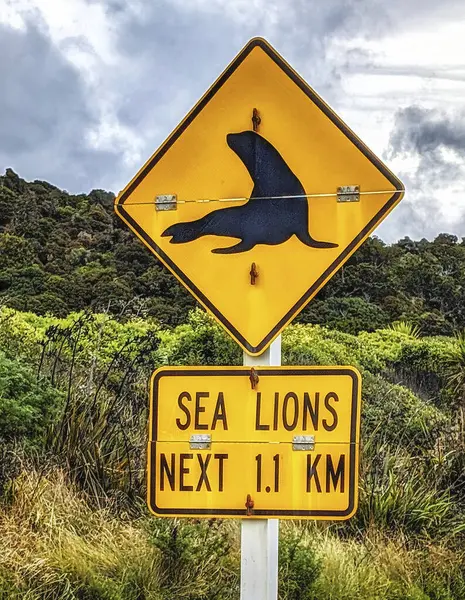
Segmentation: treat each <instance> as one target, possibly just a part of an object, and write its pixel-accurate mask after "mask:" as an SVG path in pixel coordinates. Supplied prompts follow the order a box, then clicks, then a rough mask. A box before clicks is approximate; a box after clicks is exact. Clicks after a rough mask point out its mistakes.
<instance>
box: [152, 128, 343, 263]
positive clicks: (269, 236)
mask: <svg viewBox="0 0 465 600" xmlns="http://www.w3.org/2000/svg"><path fill="white" fill-rule="evenodd" d="M226 141H227V144H228V146H229V147H230V148H231V150H233V151H234V152H235V153H236V154H237V156H238V157H239V158H240V159H241V161H242V162H243V163H244V165H245V167H246V169H247V170H248V172H249V174H250V177H251V178H252V181H253V183H254V187H253V190H252V194H251V195H250V199H249V201H248V202H247V204H243V205H242V206H234V207H230V208H221V209H218V210H214V211H212V212H211V213H208V214H207V215H205V216H204V217H202V218H201V219H198V220H196V221H190V222H186V223H176V224H175V225H171V227H168V229H166V230H165V231H164V232H163V233H162V236H166V237H167V236H171V237H172V239H171V240H170V243H171V244H184V243H186V242H192V241H193V240H196V239H198V238H199V237H201V236H203V235H218V236H227V237H234V238H239V239H240V242H238V243H237V244H235V245H234V246H230V247H227V248H215V249H214V250H212V252H214V253H215V254H235V253H237V252H247V251H248V250H251V249H252V248H253V247H254V246H256V245H257V244H269V245H271V246H275V245H277V244H282V243H283V242H285V241H286V240H288V239H289V238H290V237H291V236H292V235H296V236H297V238H298V239H299V240H300V241H301V242H303V243H304V244H306V245H307V246H310V247H311V248H336V247H337V245H338V244H333V243H331V242H319V241H317V240H314V239H313V238H312V237H311V236H310V234H309V232H308V202H307V199H306V198H305V197H302V198H292V197H291V196H305V190H304V188H303V186H302V184H301V183H300V181H299V180H298V178H297V177H296V176H295V175H294V173H293V172H292V171H291V169H290V168H289V167H288V166H287V164H286V162H285V161H284V159H283V157H282V156H281V155H280V154H279V152H278V151H277V150H276V148H275V147H274V146H273V145H272V144H270V142H269V141H268V140H266V139H265V138H264V137H262V136H261V135H259V134H258V133H256V132H255V131H243V132H241V133H229V134H228V135H227V136H226ZM276 196H278V198H276Z"/></svg>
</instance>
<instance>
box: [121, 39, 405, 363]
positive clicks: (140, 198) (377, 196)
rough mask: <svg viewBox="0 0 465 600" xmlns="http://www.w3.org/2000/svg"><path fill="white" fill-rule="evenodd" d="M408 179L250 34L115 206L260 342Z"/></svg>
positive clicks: (218, 313) (186, 280)
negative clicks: (395, 171)
mask: <svg viewBox="0 0 465 600" xmlns="http://www.w3.org/2000/svg"><path fill="white" fill-rule="evenodd" d="M344 188H345V189H344ZM338 189H339V192H340V193H339V194H338V193H337V192H338ZM403 193H404V186H403V184H402V183H401V182H400V181H399V179H398V178H397V177H396V176H395V175H393V173H391V171H390V170H389V169H388V168H387V167H386V166H385V165H384V164H383V163H382V162H381V161H380V160H379V159H378V158H377V157H376V156H375V155H374V154H373V153H372V152H371V151H370V150H369V148H367V147H366V146H365V145H364V144H363V142H362V141H361V140H360V139H359V138H358V137H357V136H356V135H355V134H354V133H353V132H352V131H351V130H350V129H349V127H347V125H346V124H345V123H344V122H343V121H342V120H341V119H340V118H339V117H338V116H337V115H336V113H335V112H334V111H333V110H332V109H331V108H330V107H329V106H328V105H327V104H326V103H325V102H324V101H323V100H322V99H321V98H320V97H319V96H318V95H317V93H316V92H315V91H314V90H312V89H311V88H310V87H309V86H308V85H307V84H306V83H305V81H304V80H303V79H302V78H301V77H300V76H299V75H298V74H297V73H296V72H295V71H294V70H293V69H292V68H291V67H290V66H289V65H288V64H287V63H286V62H285V60H284V59H283V58H282V57H281V56H280V55H279V54H278V53H277V52H276V51H275V50H274V49H273V48H272V47H271V46H270V45H269V44H268V43H267V42H266V41H265V40H263V39H252V40H251V41H250V42H249V43H248V44H247V45H246V46H245V47H244V49H243V50H242V51H241V52H240V53H239V54H238V56H237V57H236V58H235V59H234V60H233V61H232V63H231V64H230V65H229V66H228V67H227V69H226V70H225V71H224V72H223V74H222V75H221V76H220V77H219V78H218V79H217V81H216V82H215V83H214V84H213V85H212V87H211V88H210V89H209V90H208V91H207V92H206V94H205V95H204V96H203V97H202V98H201V99H200V101H199V102H198V103H197V104H196V106H195V107H194V108H193V109H192V110H191V112H190V113H189V114H188V115H187V116H186V117H185V119H184V120H183V121H182V122H181V123H180V125H179V126H178V127H177V128H176V129H175V130H174V131H173V133H172V134H171V135H170V136H169V137H168V139H167V140H166V141H165V142H164V143H163V144H162V145H161V147H160V148H159V149H158V150H157V151H156V152H155V154H154V155H153V156H152V157H151V158H150V159H149V160H148V161H147V163H146V164H145V165H144V166H143V167H142V169H141V170H140V171H139V173H138V174H137V175H136V176H135V177H134V179H133V180H132V181H131V182H130V183H129V184H128V185H127V187H126V188H125V189H124V190H123V191H122V192H121V193H120V194H119V196H118V197H117V198H116V201H115V210H116V212H117V214H118V215H119V216H120V217H121V218H122V219H123V221H125V223H126V224H127V225H128V226H129V227H130V228H131V229H132V230H133V231H134V233H135V234H136V235H137V236H138V237H139V238H140V239H141V240H142V242H144V243H145V244H146V245H147V246H148V247H149V248H150V250H152V251H153V252H154V253H155V255H156V256H157V257H158V258H159V259H160V260H161V262H162V263H164V264H165V265H166V266H167V267H168V268H169V269H170V271H171V272H172V273H173V274H174V275H175V276H176V277H177V278H178V280H179V281H180V282H181V283H182V284H183V285H184V286H185V287H186V288H187V289H188V290H189V291H190V292H191V293H192V294H193V296H194V297H195V298H196V299H197V300H198V301H199V302H200V303H201V304H202V305H203V306H204V307H205V308H206V309H207V310H208V311H209V312H211V313H212V314H213V316H214V317H215V318H216V319H217V320H218V322H219V323H220V324H221V325H222V326H223V327H224V328H225V329H226V330H227V331H228V333H229V334H230V335H231V336H232V337H233V338H234V339H235V340H236V341H237V342H238V343H239V344H240V346H241V347H242V348H243V349H244V350H245V351H247V352H248V353H249V354H261V353H262V352H263V351H264V350H266V348H267V347H268V346H269V345H270V343H271V342H272V341H273V339H274V338H275V337H276V336H277V335H279V333H280V332H281V331H282V330H283V328H284V327H285V326H286V325H287V324H289V323H290V321H291V320H292V319H293V318H294V317H295V316H296V315H297V314H298V313H299V312H300V311H301V310H302V308H304V306H305V305H306V304H307V303H308V302H309V301H310V300H311V299H312V298H313V297H314V296H315V294H316V293H317V292H318V291H319V290H320V289H321V288H322V287H323V286H324V285H325V283H326V282H327V281H328V280H329V279H330V278H331V277H332V275H334V273H335V272H336V271H337V270H338V269H339V268H340V267H341V266H342V265H343V264H344V263H345V261H346V260H347V259H348V258H349V257H350V255H351V254H352V253H353V252H355V250H356V249H357V248H358V247H359V246H360V245H361V244H362V243H363V241H364V240H365V239H366V238H367V237H368V236H369V235H370V233H371V232H372V231H373V229H374V228H375V227H376V226H377V225H378V224H379V223H380V222H381V221H382V220H383V219H384V218H385V217H386V216H387V215H388V213H389V212H390V211H391V210H392V209H393V208H394V207H395V206H396V204H397V203H398V202H399V201H400V200H401V198H402V197H403Z"/></svg>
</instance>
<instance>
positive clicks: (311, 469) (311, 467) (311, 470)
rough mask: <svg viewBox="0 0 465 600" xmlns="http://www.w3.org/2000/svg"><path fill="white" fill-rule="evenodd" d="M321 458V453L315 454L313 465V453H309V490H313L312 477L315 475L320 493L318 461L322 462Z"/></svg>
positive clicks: (317, 489)
mask: <svg viewBox="0 0 465 600" xmlns="http://www.w3.org/2000/svg"><path fill="white" fill-rule="evenodd" d="M320 458H321V454H317V455H316V456H315V460H314V461H313V465H312V455H311V454H307V492H311V491H312V490H311V484H312V477H314V478H315V486H316V491H317V492H318V493H321V485H320V478H319V477H318V471H317V467H318V463H319V462H320Z"/></svg>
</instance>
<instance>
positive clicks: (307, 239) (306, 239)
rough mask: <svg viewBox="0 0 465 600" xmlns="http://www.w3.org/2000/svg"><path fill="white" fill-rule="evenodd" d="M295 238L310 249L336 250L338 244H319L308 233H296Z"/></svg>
mask: <svg viewBox="0 0 465 600" xmlns="http://www.w3.org/2000/svg"><path fill="white" fill-rule="evenodd" d="M296 236H297V238H298V239H299V240H300V241H301V242H303V243H304V244H305V245H306V246H310V248H337V247H338V246H339V244H333V242H319V241H318V240H314V239H313V238H312V237H311V235H310V234H309V233H308V231H299V233H296Z"/></svg>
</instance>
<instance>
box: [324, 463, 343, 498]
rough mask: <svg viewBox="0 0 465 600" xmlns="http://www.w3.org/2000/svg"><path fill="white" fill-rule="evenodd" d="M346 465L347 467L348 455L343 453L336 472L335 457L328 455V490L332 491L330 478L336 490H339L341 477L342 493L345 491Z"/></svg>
mask: <svg viewBox="0 0 465 600" xmlns="http://www.w3.org/2000/svg"><path fill="white" fill-rule="evenodd" d="M345 467H346V456H345V454H341V456H340V458H339V462H338V465H337V469H336V472H334V465H333V459H332V458H331V455H330V454H327V455H326V491H327V492H330V491H331V486H330V480H329V479H330V478H331V481H332V482H333V487H334V491H336V490H337V486H338V483H339V479H340V480H341V489H340V492H341V494H343V493H344V482H345Z"/></svg>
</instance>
